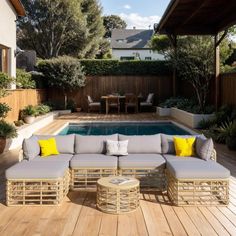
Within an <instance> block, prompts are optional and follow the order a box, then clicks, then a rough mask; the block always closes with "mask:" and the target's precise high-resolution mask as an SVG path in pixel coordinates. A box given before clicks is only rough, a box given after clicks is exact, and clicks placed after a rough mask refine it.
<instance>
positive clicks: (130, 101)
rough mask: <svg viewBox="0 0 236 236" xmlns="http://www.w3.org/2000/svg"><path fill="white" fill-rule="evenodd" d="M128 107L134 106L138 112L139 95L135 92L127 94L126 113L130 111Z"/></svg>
mask: <svg viewBox="0 0 236 236" xmlns="http://www.w3.org/2000/svg"><path fill="white" fill-rule="evenodd" d="M128 108H134V111H135V112H136V113H137V112H138V97H137V96H136V95H135V94H126V95H125V113H128Z"/></svg>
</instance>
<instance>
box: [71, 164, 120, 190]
mask: <svg viewBox="0 0 236 236" xmlns="http://www.w3.org/2000/svg"><path fill="white" fill-rule="evenodd" d="M116 175H117V169H116V168H115V169H97V168H91V169H88V168H86V169H84V168H78V169H71V183H70V189H71V190H85V189H86V190H96V186H97V185H96V184H97V180H98V179H100V178H102V177H109V176H116Z"/></svg>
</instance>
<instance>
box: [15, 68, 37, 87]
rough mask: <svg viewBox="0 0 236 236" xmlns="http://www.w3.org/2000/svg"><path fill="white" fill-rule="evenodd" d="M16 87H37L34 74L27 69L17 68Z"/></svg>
mask: <svg viewBox="0 0 236 236" xmlns="http://www.w3.org/2000/svg"><path fill="white" fill-rule="evenodd" d="M16 87H17V88H22V89H34V88H36V83H35V81H34V80H33V79H32V75H31V74H30V73H28V72H26V71H25V70H22V69H17V70H16Z"/></svg>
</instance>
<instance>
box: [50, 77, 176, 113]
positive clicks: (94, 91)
mask: <svg viewBox="0 0 236 236" xmlns="http://www.w3.org/2000/svg"><path fill="white" fill-rule="evenodd" d="M172 91H173V89H172V77H171V76H91V77H87V80H86V86H85V87H84V88H80V89H78V90H77V91H73V92H70V93H69V96H68V99H71V100H73V101H75V102H76V104H77V106H78V107H82V108H83V109H84V110H87V100H86V95H90V96H91V97H92V98H93V99H94V100H95V101H99V100H100V98H101V96H102V95H107V94H111V93H116V92H118V93H120V94H125V93H134V94H136V95H139V94H142V95H143V96H144V97H145V96H147V94H148V93H154V94H155V104H157V103H158V102H159V101H162V100H165V99H166V98H168V97H170V96H172V94H173V93H172ZM48 97H49V99H52V100H58V101H61V102H63V96H62V93H61V92H60V91H58V90H57V89H51V90H50V92H49V93H48Z"/></svg>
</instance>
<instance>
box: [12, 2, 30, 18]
mask: <svg viewBox="0 0 236 236" xmlns="http://www.w3.org/2000/svg"><path fill="white" fill-rule="evenodd" d="M10 2H11V4H12V6H13V7H14V8H15V10H16V13H17V15H18V16H25V15H26V13H25V8H24V6H23V4H22V3H21V1H20V0H10Z"/></svg>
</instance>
